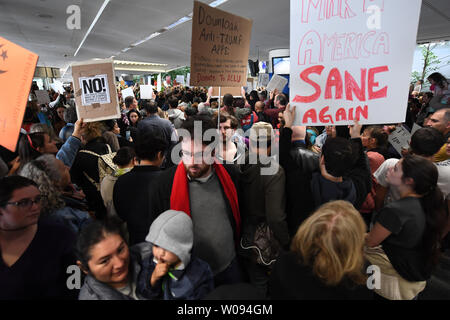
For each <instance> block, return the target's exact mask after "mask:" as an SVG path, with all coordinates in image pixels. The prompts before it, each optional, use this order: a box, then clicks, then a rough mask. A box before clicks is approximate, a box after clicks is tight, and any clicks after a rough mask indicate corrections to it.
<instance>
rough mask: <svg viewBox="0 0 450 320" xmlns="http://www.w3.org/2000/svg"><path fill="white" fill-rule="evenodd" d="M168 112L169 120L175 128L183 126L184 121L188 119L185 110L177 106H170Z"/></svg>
mask: <svg viewBox="0 0 450 320" xmlns="http://www.w3.org/2000/svg"><path fill="white" fill-rule="evenodd" d="M167 113H168V114H169V120H170V121H171V122H172V123H173V125H174V126H175V129H179V128H181V125H182V124H183V121H184V120H186V119H185V118H184V112H183V111H181V110H180V109H177V108H170V109H169V110H167Z"/></svg>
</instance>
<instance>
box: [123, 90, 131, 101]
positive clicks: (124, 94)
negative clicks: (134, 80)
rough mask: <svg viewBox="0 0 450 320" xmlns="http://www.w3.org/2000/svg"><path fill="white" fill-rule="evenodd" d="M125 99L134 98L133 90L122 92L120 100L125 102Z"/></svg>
mask: <svg viewBox="0 0 450 320" xmlns="http://www.w3.org/2000/svg"><path fill="white" fill-rule="evenodd" d="M126 97H134V93H133V88H126V89H123V90H122V99H123V100H125V98H126Z"/></svg>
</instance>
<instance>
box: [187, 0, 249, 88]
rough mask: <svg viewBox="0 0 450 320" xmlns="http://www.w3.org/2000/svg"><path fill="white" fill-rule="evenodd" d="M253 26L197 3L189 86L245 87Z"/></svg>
mask: <svg viewBox="0 0 450 320" xmlns="http://www.w3.org/2000/svg"><path fill="white" fill-rule="evenodd" d="M252 23H253V22H252V20H249V19H245V18H241V17H239V16H236V15H233V14H230V13H228V12H225V11H222V10H219V9H216V8H212V7H210V6H208V5H206V4H204V3H201V2H198V1H194V15H193V18H192V41H191V79H190V84H191V85H194V86H220V87H223V86H226V87H241V86H245V85H246V82H247V81H246V80H247V64H248V53H249V50H250V37H251V31H252Z"/></svg>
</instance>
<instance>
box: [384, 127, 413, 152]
mask: <svg viewBox="0 0 450 320" xmlns="http://www.w3.org/2000/svg"><path fill="white" fill-rule="evenodd" d="M388 141H389V143H390V144H391V145H392V146H393V147H394V149H395V150H396V151H397V152H398V154H402V149H409V143H410V141H411V133H409V131H408V130H406V129H405V127H403V126H398V127H397V128H396V129H395V131H394V132H392V133H391V134H390V135H389V138H388Z"/></svg>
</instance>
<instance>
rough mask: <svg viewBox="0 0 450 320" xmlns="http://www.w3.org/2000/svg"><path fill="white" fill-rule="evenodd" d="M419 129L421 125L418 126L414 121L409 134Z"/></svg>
mask: <svg viewBox="0 0 450 320" xmlns="http://www.w3.org/2000/svg"><path fill="white" fill-rule="evenodd" d="M419 129H422V127H421V126H419V125H418V124H417V123H415V122H414V124H413V127H412V129H411V136H412V135H413V134H414V133H415V132H416V131H417V130H419Z"/></svg>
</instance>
